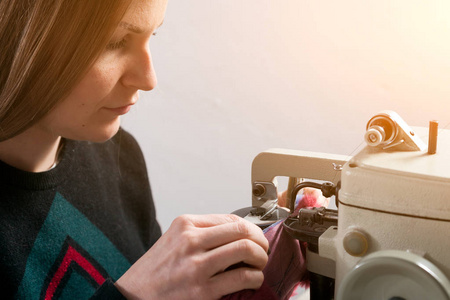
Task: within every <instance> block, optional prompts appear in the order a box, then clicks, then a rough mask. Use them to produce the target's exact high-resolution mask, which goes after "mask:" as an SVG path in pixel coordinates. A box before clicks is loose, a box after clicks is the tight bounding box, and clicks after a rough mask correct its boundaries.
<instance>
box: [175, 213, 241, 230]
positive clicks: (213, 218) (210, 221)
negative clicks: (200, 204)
mask: <svg viewBox="0 0 450 300" xmlns="http://www.w3.org/2000/svg"><path fill="white" fill-rule="evenodd" d="M181 218H185V219H187V220H188V221H189V222H190V223H191V224H192V225H194V226H195V227H212V226H217V225H221V224H226V223H234V222H239V221H240V220H243V219H242V218H241V217H239V216H237V215H233V214H211V215H183V216H181Z"/></svg>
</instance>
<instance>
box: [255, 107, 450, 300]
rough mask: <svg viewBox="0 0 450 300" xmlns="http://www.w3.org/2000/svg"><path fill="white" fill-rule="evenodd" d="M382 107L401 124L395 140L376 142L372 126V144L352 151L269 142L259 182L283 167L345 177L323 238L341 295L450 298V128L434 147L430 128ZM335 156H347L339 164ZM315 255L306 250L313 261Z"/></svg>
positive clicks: (287, 171) (344, 298)
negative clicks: (334, 221)
mask: <svg viewBox="0 0 450 300" xmlns="http://www.w3.org/2000/svg"><path fill="white" fill-rule="evenodd" d="M380 115H381V116H383V117H385V118H388V119H390V120H393V124H394V126H399V127H401V128H399V133H398V134H399V136H398V137H395V138H394V139H391V140H392V141H391V144H390V145H388V144H383V143H379V142H376V143H371V141H370V140H368V139H370V138H371V137H370V135H367V134H366V137H365V138H366V140H368V146H366V147H365V148H364V149H363V150H362V151H361V152H359V153H358V154H357V155H355V156H354V157H352V158H351V159H348V158H346V157H344V156H337V155H334V154H330V155H327V154H323V153H310V152H295V151H292V150H282V149H276V150H269V151H266V152H264V154H263V155H262V157H266V158H265V159H261V155H259V158H258V157H257V158H255V161H254V163H253V167H252V170H253V171H252V181H253V186H254V184H255V182H261V181H264V182H266V183H267V182H270V181H271V180H273V178H274V177H275V176H281V175H284V176H291V177H302V178H308V179H318V180H325V181H333V182H336V181H338V180H340V181H341V189H340V191H339V209H338V226H337V228H336V227H330V228H329V229H328V230H327V231H325V232H324V233H323V234H322V236H320V238H319V256H320V257H321V258H325V262H324V264H325V265H327V266H328V267H329V268H330V270H329V271H327V272H325V274H324V275H326V276H330V274H331V276H333V275H334V277H335V280H336V281H335V286H336V290H335V296H336V299H338V300H352V299H355V300H356V299H386V300H390V299H408V300H411V299H434V300H441V299H445V300H449V299H450V282H449V278H450V238H449V235H450V131H449V130H441V131H439V138H438V143H437V144H438V150H437V152H436V154H429V153H428V152H427V151H426V149H425V148H426V145H425V143H423V142H422V141H421V139H420V138H422V139H424V138H425V139H424V140H426V139H427V136H428V131H427V129H426V128H414V130H412V129H411V128H409V127H408V126H407V125H406V123H404V121H403V120H401V118H400V117H399V116H398V115H397V114H395V113H394V112H390V111H385V112H381V113H380V114H378V115H377V116H380ZM398 120H400V121H398ZM402 122H403V123H402ZM369 125H370V122H369V124H368V127H367V130H368V131H369V130H371V131H372V132H373V128H375V129H376V130H378V129H377V126H378V125H376V126H374V127H373V128H372V127H371V126H369ZM382 135H383V132H381V134H380V135H379V134H378V133H376V136H375V138H376V139H379V138H380V137H381V138H383V136H382ZM402 135H403V137H402ZM405 135H406V136H407V138H404V136H405ZM419 137H420V138H419ZM374 140H375V139H372V142H373V141H374ZM405 144H409V145H405ZM411 145H412V146H411ZM333 162H334V163H335V165H334V167H333V166H332V163H333ZM255 164H256V166H255ZM336 164H343V168H342V171H341V172H339V171H337V169H336V167H335V166H336ZM277 168H280V169H277ZM336 172H338V173H340V174H336ZM260 174H262V175H261V176H260ZM259 199H261V197H255V196H254V197H253V206H255V203H256V206H258V204H260V203H258V201H261V200H259ZM262 202H264V201H262ZM260 206H261V204H260ZM316 258H317V257H314V255H312V256H311V257H310V258H308V257H307V262H308V263H310V264H311V267H312V268H315V267H317V266H314V264H317V262H319V263H320V260H317V259H316ZM308 260H310V261H308ZM330 262H331V264H330ZM331 265H333V266H331ZM334 267H335V270H334ZM331 269H333V270H331Z"/></svg>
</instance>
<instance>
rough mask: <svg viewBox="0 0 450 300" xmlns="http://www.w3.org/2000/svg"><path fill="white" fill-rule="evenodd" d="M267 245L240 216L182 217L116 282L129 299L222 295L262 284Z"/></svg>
mask: <svg viewBox="0 0 450 300" xmlns="http://www.w3.org/2000/svg"><path fill="white" fill-rule="evenodd" d="M268 245H269V244H268V241H267V239H266V238H265V237H264V234H263V232H262V230H261V229H260V228H259V227H257V226H256V225H254V224H252V223H250V222H248V221H246V220H244V219H242V218H240V217H238V216H235V215H184V216H180V217H178V218H177V219H175V220H174V222H173V223H172V225H171V226H170V228H169V230H168V231H167V232H166V233H165V234H163V235H162V236H161V238H160V239H159V240H158V241H157V242H156V243H155V244H154V245H153V246H152V248H151V249H150V250H148V251H147V253H145V254H144V255H143V256H142V257H141V258H140V259H139V260H138V261H137V262H136V263H135V264H134V265H133V266H131V268H130V269H129V270H128V271H127V272H126V273H125V274H124V275H123V276H122V277H121V278H120V279H119V280H117V282H116V283H115V284H116V287H117V288H118V289H119V291H120V292H121V293H122V294H123V295H124V296H125V297H127V299H180V300H181V299H219V298H221V297H222V296H224V295H227V294H230V293H233V292H236V291H240V290H243V289H257V288H259V287H260V286H261V284H262V282H263V280H264V275H263V273H262V270H263V268H264V266H265V265H266V263H267V259H268V257H267V251H268ZM230 267H231V268H230Z"/></svg>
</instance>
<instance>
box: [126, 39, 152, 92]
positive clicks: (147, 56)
mask: <svg viewBox="0 0 450 300" xmlns="http://www.w3.org/2000/svg"><path fill="white" fill-rule="evenodd" d="M122 83H123V84H124V85H125V86H129V87H134V88H137V89H139V90H143V91H150V90H152V89H154V88H155V86H156V84H157V79H156V73H155V69H154V67H153V62H152V56H151V53H150V47H149V45H148V44H147V45H145V46H142V48H139V49H136V50H135V51H134V53H133V55H131V56H130V59H129V60H128V66H126V72H125V73H124V74H123V76H122Z"/></svg>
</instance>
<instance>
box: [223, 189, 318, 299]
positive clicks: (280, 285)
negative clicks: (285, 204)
mask: <svg viewBox="0 0 450 300" xmlns="http://www.w3.org/2000/svg"><path fill="white" fill-rule="evenodd" d="M317 205H318V203H317V199H316V198H315V197H314V196H312V195H306V196H303V197H301V198H300V199H299V201H298V205H297V207H296V209H295V212H294V214H293V215H296V214H298V211H299V210H300V208H304V207H313V206H317ZM283 222H284V220H280V221H278V222H277V223H275V224H273V225H272V226H270V227H268V228H266V229H265V230H264V235H265V236H266V238H267V240H268V241H269V248H270V254H269V261H268V262H267V265H266V267H265V268H264V270H263V272H264V282H263V285H262V286H261V287H260V288H259V289H257V290H243V291H240V292H236V293H233V294H230V295H227V296H224V297H222V300H244V299H245V300H248V299H250V300H251V299H254V300H272V299H273V300H275V299H277V300H287V299H289V298H290V297H291V295H292V293H293V292H294V290H295V289H296V288H297V286H298V285H300V286H302V287H305V288H307V287H309V279H308V276H307V274H308V272H307V271H306V264H305V252H306V243H301V242H299V241H298V240H296V239H293V238H292V237H291V236H290V235H289V234H288V233H287V232H285V231H284V230H283Z"/></svg>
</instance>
